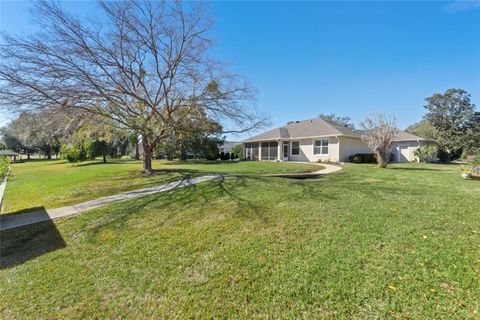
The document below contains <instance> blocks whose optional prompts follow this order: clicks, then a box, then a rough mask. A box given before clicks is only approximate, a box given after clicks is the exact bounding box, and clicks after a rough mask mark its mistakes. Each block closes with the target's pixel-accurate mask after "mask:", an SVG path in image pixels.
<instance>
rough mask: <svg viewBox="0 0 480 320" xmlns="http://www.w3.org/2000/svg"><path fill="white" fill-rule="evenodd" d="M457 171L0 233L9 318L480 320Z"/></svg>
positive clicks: (474, 191)
mask: <svg viewBox="0 0 480 320" xmlns="http://www.w3.org/2000/svg"><path fill="white" fill-rule="evenodd" d="M479 198H480V183H479V182H478V181H468V180H463V179H461V178H460V176H459V173H458V171H457V167H456V166H453V165H451V166H450V165H423V164H396V165H391V166H389V168H388V169H377V168H375V167H374V166H373V165H348V166H345V168H344V170H343V171H341V172H337V173H333V174H330V175H327V176H322V177H321V178H319V179H315V180H294V179H286V178H272V177H268V178H267V177H263V178H255V177H229V178H226V179H224V180H218V181H210V182H205V183H202V184H198V185H195V186H190V187H187V188H182V189H177V190H174V191H170V192H166V193H162V194H157V195H151V196H148V197H145V198H139V199H136V200H133V201H128V202H124V203H118V204H114V205H111V206H108V207H104V208H101V209H97V210H94V211H91V212H87V213H83V214H81V215H79V216H76V217H71V218H67V219H64V220H60V221H57V222H55V224H53V223H43V224H36V225H33V226H30V227H26V228H22V229H18V230H10V231H7V232H2V234H1V238H2V239H1V240H2V241H1V255H2V260H1V263H2V268H3V269H2V270H0V296H1V297H4V298H3V299H0V318H5V319H32V318H37V319H38V318H69V319H80V318H114V319H117V318H134V319H142V318H180V319H184V318H200V319H209V318H219V319H224V318H233V319H254V318H261V319H267V318H268V319H294V318H307V319H319V318H330V319H333V318H335V319H478V318H479V317H480V314H479V310H480V209H479V207H478V201H479Z"/></svg>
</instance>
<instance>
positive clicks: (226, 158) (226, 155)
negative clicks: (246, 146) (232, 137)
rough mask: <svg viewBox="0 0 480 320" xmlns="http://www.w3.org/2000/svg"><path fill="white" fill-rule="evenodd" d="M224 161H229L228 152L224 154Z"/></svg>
mask: <svg viewBox="0 0 480 320" xmlns="http://www.w3.org/2000/svg"><path fill="white" fill-rule="evenodd" d="M224 160H230V152H227V153H225V159H224Z"/></svg>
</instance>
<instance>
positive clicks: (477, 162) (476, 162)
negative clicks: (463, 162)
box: [473, 153, 480, 166]
mask: <svg viewBox="0 0 480 320" xmlns="http://www.w3.org/2000/svg"><path fill="white" fill-rule="evenodd" d="M473 164H474V165H475V166H478V165H480V153H479V154H477V155H476V156H475V157H474V158H473Z"/></svg>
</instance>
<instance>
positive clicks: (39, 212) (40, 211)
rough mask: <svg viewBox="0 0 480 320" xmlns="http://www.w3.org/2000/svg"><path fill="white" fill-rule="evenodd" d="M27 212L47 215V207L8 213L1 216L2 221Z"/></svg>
mask: <svg viewBox="0 0 480 320" xmlns="http://www.w3.org/2000/svg"><path fill="white" fill-rule="evenodd" d="M26 212H38V214H39V215H46V214H47V212H46V211H45V207H30V208H25V209H20V210H17V211H12V212H6V213H4V214H2V215H1V216H0V221H2V219H6V218H7V217H11V216H15V215H19V214H22V213H26Z"/></svg>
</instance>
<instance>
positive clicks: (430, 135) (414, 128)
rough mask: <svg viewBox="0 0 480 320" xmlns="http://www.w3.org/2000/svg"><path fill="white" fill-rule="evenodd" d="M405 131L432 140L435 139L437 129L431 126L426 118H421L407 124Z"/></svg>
mask: <svg viewBox="0 0 480 320" xmlns="http://www.w3.org/2000/svg"><path fill="white" fill-rule="evenodd" d="M405 131H406V132H408V133H411V134H414V135H417V136H419V137H422V138H427V139H433V140H436V139H437V130H436V129H435V127H433V126H432V124H431V123H430V121H428V120H421V121H419V122H417V123H414V124H412V125H409V126H408V127H407V128H406V129H405Z"/></svg>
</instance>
